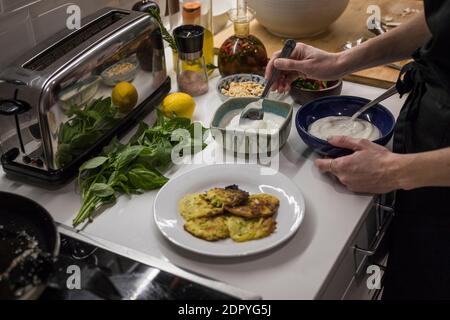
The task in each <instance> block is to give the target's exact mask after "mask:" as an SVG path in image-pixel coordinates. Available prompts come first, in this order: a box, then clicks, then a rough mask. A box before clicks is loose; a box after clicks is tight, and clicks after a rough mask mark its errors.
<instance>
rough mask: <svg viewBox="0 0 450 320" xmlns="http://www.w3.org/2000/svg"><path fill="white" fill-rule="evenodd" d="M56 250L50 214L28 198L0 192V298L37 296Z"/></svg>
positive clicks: (57, 242)
mask: <svg viewBox="0 0 450 320" xmlns="http://www.w3.org/2000/svg"><path fill="white" fill-rule="evenodd" d="M58 252H59V234H58V232H57V230H56V226H55V224H54V221H53V219H52V217H51V216H50V214H49V213H48V212H47V211H46V210H45V209H44V208H43V207H41V206H40V205H39V204H37V203H36V202H34V201H32V200H30V199H28V198H25V197H22V196H20V195H16V194H12V193H7V192H0V299H33V298H37V297H38V296H39V295H40V293H41V292H42V290H43V289H44V288H45V286H46V282H47V280H48V279H49V277H50V275H51V273H52V271H53V261H54V259H55V258H56V256H57V255H58ZM5 271H8V272H5Z"/></svg>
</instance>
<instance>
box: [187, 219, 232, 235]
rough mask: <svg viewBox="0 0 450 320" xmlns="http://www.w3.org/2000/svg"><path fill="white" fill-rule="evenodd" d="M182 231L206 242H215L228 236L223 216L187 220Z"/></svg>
mask: <svg viewBox="0 0 450 320" xmlns="http://www.w3.org/2000/svg"><path fill="white" fill-rule="evenodd" d="M184 229H185V230H186V231H187V232H189V233H190V234H192V235H194V236H196V237H198V238H201V239H204V240H207V241H217V240H220V239H226V238H228V237H229V236H230V232H229V231H228V227H227V223H226V218H225V217H224V216H218V217H212V218H198V219H194V220H189V221H187V222H186V224H185V225H184Z"/></svg>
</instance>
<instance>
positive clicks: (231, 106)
mask: <svg viewBox="0 0 450 320" xmlns="http://www.w3.org/2000/svg"><path fill="white" fill-rule="evenodd" d="M256 100H258V98H232V99H229V100H227V101H226V102H224V103H223V104H222V105H221V106H220V107H219V109H218V110H217V111H216V113H215V114H214V117H213V120H212V122H211V126H210V127H211V133H212V135H213V137H214V138H215V139H216V141H217V142H218V143H219V144H221V145H222V146H223V147H224V149H226V150H227V151H230V152H233V153H235V154H238V155H244V154H245V155H250V154H260V155H263V154H269V155H270V154H271V153H272V152H275V151H278V150H279V149H281V148H282V147H283V146H284V144H285V143H286V141H287V138H288V137H289V134H290V131H291V125H292V114H293V108H292V106H291V105H290V104H288V103H284V102H280V101H274V100H265V101H264V103H263V108H264V118H263V120H248V119H245V120H242V121H240V113H241V112H242V110H243V109H244V108H245V106H247V105H248V104H249V103H251V102H254V101H256Z"/></svg>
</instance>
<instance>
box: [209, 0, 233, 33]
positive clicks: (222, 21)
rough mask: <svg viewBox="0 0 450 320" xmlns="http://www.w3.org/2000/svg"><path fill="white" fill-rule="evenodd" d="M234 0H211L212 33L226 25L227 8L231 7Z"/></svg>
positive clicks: (227, 20)
mask: <svg viewBox="0 0 450 320" xmlns="http://www.w3.org/2000/svg"><path fill="white" fill-rule="evenodd" d="M235 3H236V1H235V0H213V27H214V33H215V34H216V33H218V32H220V31H222V30H223V29H225V27H226V26H227V24H228V22H229V19H228V10H230V9H231V8H233V5H234V4H235Z"/></svg>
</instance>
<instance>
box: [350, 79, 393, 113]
mask: <svg viewBox="0 0 450 320" xmlns="http://www.w3.org/2000/svg"><path fill="white" fill-rule="evenodd" d="M396 93H398V91H397V87H396V86H395V85H394V86H392V87H390V88H389V89H388V90H386V91H385V92H384V93H383V94H382V95H381V96H379V97H378V98H376V99H374V100H372V101H370V102H369V103H368V104H366V105H364V106H363V107H362V108H361V109H359V110H358V111H356V112H355V113H354V114H353V116H352V118H351V119H350V120H351V121H354V120H355V119H357V118H358V117H359V116H360V115H361V114H363V113H364V112H366V111H367V109H369V108H371V107H373V106H375V105H377V104H379V103H380V102H381V101H383V100H386V99H387V98H389V97H392V96H393V95H394V94H396Z"/></svg>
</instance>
